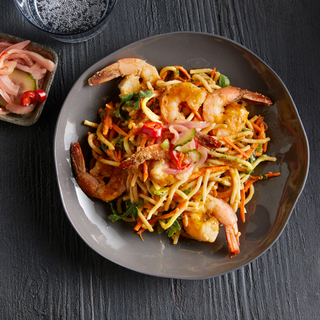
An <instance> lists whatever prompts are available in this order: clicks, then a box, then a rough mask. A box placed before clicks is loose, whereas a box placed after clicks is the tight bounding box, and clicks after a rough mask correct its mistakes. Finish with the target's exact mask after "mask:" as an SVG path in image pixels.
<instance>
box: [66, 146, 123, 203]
mask: <svg viewBox="0 0 320 320" xmlns="http://www.w3.org/2000/svg"><path fill="white" fill-rule="evenodd" d="M71 159H72V166H73V169H74V172H75V176H76V180H77V182H78V184H79V186H80V188H81V189H82V191H83V192H85V193H86V194H87V195H88V196H90V197H93V198H98V199H101V200H103V201H106V202H108V201H112V200H114V199H116V198H118V197H119V196H120V195H121V194H122V193H123V192H124V191H125V190H126V180H127V175H128V174H127V172H126V171H125V170H122V169H119V168H115V167H111V166H109V165H106V164H103V163H101V162H99V161H97V162H96V164H95V166H94V167H93V168H92V169H91V170H90V172H88V171H87V169H86V166H85V161H84V158H83V154H82V150H81V148H80V145H79V143H77V142H75V143H74V144H73V145H72V147H71ZM107 179H108V180H109V181H108V182H107V183H106V182H105V180H107Z"/></svg>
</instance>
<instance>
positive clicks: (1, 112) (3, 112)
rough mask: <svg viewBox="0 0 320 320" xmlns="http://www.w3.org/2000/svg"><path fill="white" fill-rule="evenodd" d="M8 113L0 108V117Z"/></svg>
mask: <svg viewBox="0 0 320 320" xmlns="http://www.w3.org/2000/svg"><path fill="white" fill-rule="evenodd" d="M9 112H10V111H8V110H7V109H6V108H4V107H0V116H4V115H6V114H8V113H9Z"/></svg>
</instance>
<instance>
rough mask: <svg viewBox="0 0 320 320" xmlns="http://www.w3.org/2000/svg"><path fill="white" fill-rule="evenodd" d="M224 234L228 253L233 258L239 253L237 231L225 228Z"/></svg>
mask: <svg viewBox="0 0 320 320" xmlns="http://www.w3.org/2000/svg"><path fill="white" fill-rule="evenodd" d="M237 229H238V228H237ZM225 232H226V239H227V244H228V248H229V252H230V254H231V255H232V256H235V255H236V254H238V253H240V247H239V244H240V243H239V233H238V231H237V232H235V230H234V228H232V227H229V226H226V227H225Z"/></svg>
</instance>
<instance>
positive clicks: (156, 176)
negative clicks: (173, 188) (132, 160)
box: [149, 159, 177, 187]
mask: <svg viewBox="0 0 320 320" xmlns="http://www.w3.org/2000/svg"><path fill="white" fill-rule="evenodd" d="M169 167H170V164H169V161H168V160H166V159H161V160H157V161H152V162H151V164H150V166H149V173H150V180H151V181H152V182H153V181H154V182H156V183H158V184H159V185H160V186H163V187H165V186H169V185H171V184H173V183H175V182H176V181H177V178H176V177H175V176H174V175H173V174H170V173H167V172H165V171H164V169H165V168H169Z"/></svg>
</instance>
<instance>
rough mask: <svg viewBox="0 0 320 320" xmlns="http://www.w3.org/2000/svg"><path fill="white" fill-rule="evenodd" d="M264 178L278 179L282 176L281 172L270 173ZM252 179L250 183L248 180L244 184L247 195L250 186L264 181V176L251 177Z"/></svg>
mask: <svg viewBox="0 0 320 320" xmlns="http://www.w3.org/2000/svg"><path fill="white" fill-rule="evenodd" d="M264 176H266V177H267V178H272V177H278V176H280V172H269V173H267V174H265V175H264ZM250 179H251V180H249V181H248V180H247V181H246V182H245V183H244V192H245V193H246V192H247V191H248V190H249V188H250V186H251V185H252V184H253V183H254V182H256V181H258V180H263V179H264V177H263V176H259V177H254V176H250Z"/></svg>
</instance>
